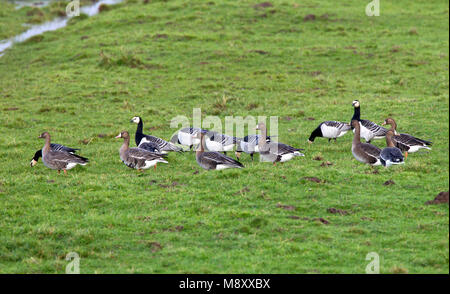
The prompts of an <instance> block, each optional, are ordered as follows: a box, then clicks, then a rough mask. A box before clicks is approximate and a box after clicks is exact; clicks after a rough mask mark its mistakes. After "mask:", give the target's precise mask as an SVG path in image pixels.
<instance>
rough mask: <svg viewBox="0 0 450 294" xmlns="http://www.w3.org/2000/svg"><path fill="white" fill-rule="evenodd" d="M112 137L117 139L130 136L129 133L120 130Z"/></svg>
mask: <svg viewBox="0 0 450 294" xmlns="http://www.w3.org/2000/svg"><path fill="white" fill-rule="evenodd" d="M114 138H116V139H119V138H123V139H129V138H130V134H128V132H127V131H122V132H120V134H118V135H117V136H115V137H114Z"/></svg>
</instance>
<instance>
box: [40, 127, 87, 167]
mask: <svg viewBox="0 0 450 294" xmlns="http://www.w3.org/2000/svg"><path fill="white" fill-rule="evenodd" d="M39 138H41V139H45V144H44V147H43V148H42V162H43V163H44V165H45V166H46V167H48V168H51V169H56V170H58V174H59V173H60V172H61V170H63V171H64V174H67V170H69V169H72V168H74V167H75V166H76V165H77V164H80V165H86V164H87V163H88V162H89V160H88V159H87V158H85V157H82V156H79V155H76V154H72V153H69V152H64V151H54V150H52V148H51V142H50V134H49V133H48V132H44V133H42V134H41V135H40V136H39Z"/></svg>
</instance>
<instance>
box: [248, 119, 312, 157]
mask: <svg viewBox="0 0 450 294" xmlns="http://www.w3.org/2000/svg"><path fill="white" fill-rule="evenodd" d="M256 129H257V130H260V131H261V136H260V137H259V141H258V148H259V155H260V157H261V158H262V159H263V160H264V161H270V162H273V164H275V163H276V162H286V161H288V160H291V159H292V158H294V157H296V156H305V155H304V154H303V153H300V150H303V149H299V148H294V147H292V146H289V145H286V144H283V143H279V142H272V141H271V142H267V141H266V138H267V128H266V125H265V124H264V123H258V125H257V126H256Z"/></svg>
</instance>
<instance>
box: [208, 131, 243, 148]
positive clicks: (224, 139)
mask: <svg viewBox="0 0 450 294" xmlns="http://www.w3.org/2000/svg"><path fill="white" fill-rule="evenodd" d="M210 140H211V141H215V142H217V143H220V144H222V145H223V146H226V145H232V144H236V142H237V141H238V140H239V139H238V138H236V137H232V136H228V135H225V134H220V133H212V135H211V136H210Z"/></svg>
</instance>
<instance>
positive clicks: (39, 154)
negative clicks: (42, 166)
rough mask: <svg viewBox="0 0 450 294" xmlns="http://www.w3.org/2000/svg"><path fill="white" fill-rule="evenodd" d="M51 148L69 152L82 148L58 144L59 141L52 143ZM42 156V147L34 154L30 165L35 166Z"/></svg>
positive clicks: (75, 151)
mask: <svg viewBox="0 0 450 294" xmlns="http://www.w3.org/2000/svg"><path fill="white" fill-rule="evenodd" d="M50 148H51V149H52V150H54V151H64V152H68V153H72V154H74V153H77V151H78V150H80V149H76V148H70V147H67V146H64V145H61V144H57V143H51V144H50ZM41 157H42V149H39V150H38V151H36V153H35V154H34V156H33V158H32V159H31V161H30V166H31V167H33V166H35V165H36V164H37V163H38V161H39V158H41Z"/></svg>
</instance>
